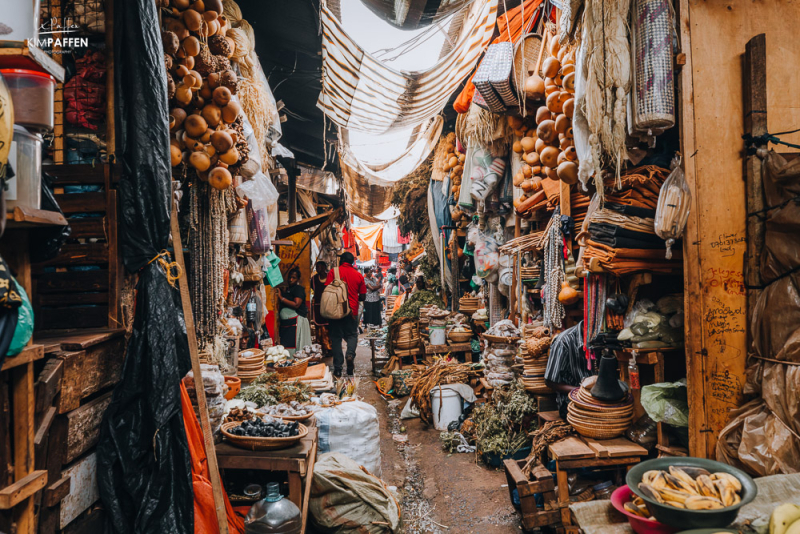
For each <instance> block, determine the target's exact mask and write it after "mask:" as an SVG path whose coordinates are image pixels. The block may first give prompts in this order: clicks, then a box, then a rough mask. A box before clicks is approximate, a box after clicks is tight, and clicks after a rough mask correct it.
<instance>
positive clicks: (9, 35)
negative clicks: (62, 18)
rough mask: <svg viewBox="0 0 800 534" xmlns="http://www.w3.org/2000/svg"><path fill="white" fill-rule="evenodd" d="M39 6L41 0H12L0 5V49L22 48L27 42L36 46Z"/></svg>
mask: <svg viewBox="0 0 800 534" xmlns="http://www.w3.org/2000/svg"><path fill="white" fill-rule="evenodd" d="M40 4H41V0H13V1H8V2H2V3H0V5H2V8H3V16H2V23H1V24H2V25H1V26H0V47H6V48H7V47H11V48H17V47H22V46H25V44H26V41H28V40H30V42H31V44H32V45H34V46H36V41H37V39H38V37H39V9H40ZM47 22H48V23H49V21H47ZM47 37H49V36H47Z"/></svg>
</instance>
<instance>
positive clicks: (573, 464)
mask: <svg viewBox="0 0 800 534" xmlns="http://www.w3.org/2000/svg"><path fill="white" fill-rule="evenodd" d="M547 449H548V452H549V454H550V458H551V459H552V460H555V462H556V479H557V481H558V500H559V505H560V506H562V508H561V522H562V523H563V524H564V528H565V531H566V532H567V533H568V534H569V533H571V532H574V533H577V532H579V529H578V528H576V527H573V526H572V518H571V517H570V512H569V507H568V505H569V502H570V501H569V483H568V482H567V475H568V472H569V471H570V470H571V469H583V468H594V469H598V470H602V469H619V468H621V467H625V468H626V469H630V467H632V466H633V465H635V464H638V463H639V462H640V461H641V459H642V457H643V456H647V449H645V448H644V447H641V446H639V445H637V444H635V443H634V442H632V441H631V440H629V439H626V438H614V439H606V440H594V439H591V438H586V437H582V436H580V437H579V436H570V437H568V438H565V439H563V440H561V441H558V442H556V443H553V444H551V445H550V446H548V448H547Z"/></svg>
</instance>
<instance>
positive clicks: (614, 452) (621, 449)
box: [583, 437, 647, 458]
mask: <svg viewBox="0 0 800 534" xmlns="http://www.w3.org/2000/svg"><path fill="white" fill-rule="evenodd" d="M583 439H584V441H586V442H587V443H589V446H590V447H591V446H592V444H591V443H590V441H594V442H595V443H596V444H598V445H600V446H601V447H602V450H603V451H604V454H603V455H601V457H602V458H605V457H609V458H622V457H630V456H647V449H645V448H644V447H642V446H640V445H637V444H636V443H634V442H632V441H631V440H629V439H626V438H613V439H604V440H590V439H589V438H586V437H584V438H583Z"/></svg>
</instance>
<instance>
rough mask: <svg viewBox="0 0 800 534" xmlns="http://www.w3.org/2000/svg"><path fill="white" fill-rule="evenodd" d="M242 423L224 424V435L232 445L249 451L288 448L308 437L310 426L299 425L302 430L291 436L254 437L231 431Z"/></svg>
mask: <svg viewBox="0 0 800 534" xmlns="http://www.w3.org/2000/svg"><path fill="white" fill-rule="evenodd" d="M241 424H242V423H240V422H232V423H225V424H223V425H222V427H221V430H222V435H223V436H225V439H227V440H228V441H229V442H230V443H231V445H233V446H234V447H239V448H240V449H247V450H249V451H274V450H279V449H287V448H289V447H291V446H292V445H294V444H295V443H297V442H298V441H300V440H301V439H303V438H304V437H306V436H307V435H308V428H307V427H306V426H305V425H302V424H301V425H299V430H300V432H299V433H298V434H297V435H296V436H292V437H290V438H254V437H249V436H235V435H233V434H231V433H230V430H231V429H232V428H235V427H237V426H239V425H241Z"/></svg>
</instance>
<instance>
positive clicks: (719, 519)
mask: <svg viewBox="0 0 800 534" xmlns="http://www.w3.org/2000/svg"><path fill="white" fill-rule="evenodd" d="M671 465H672V466H675V467H681V466H687V467H702V468H703V469H707V470H708V471H710V472H711V473H717V472H720V471H721V472H723V473H730V474H731V475H733V476H735V477H736V478H738V479H739V481H740V482H741V483H742V493H741V497H742V500H741V502H740V503H739V504H737V505H735V506H728V507H726V508H720V509H719V510H685V509H681V508H675V507H673V506H669V505H668V504H660V503H657V502H656V501H654V500H652V499H650V498H649V497H647V496H645V495H644V494H643V493H642V492H641V490H639V482H641V481H642V476H643V475H644V473H645V472H647V471H650V470H658V471H668V470H669V467H670V466H671ZM625 481H626V482H627V483H628V487H630V488H631V491H633V492H634V493H635V494H636V495H638V496H639V497H641V498H642V499H644V502H645V503H646V504H647V508H648V510H650V513H651V514H653V517H655V518H656V520H657V521H659V522H660V523H664V524H665V525H670V526H673V527H677V528H682V529H692V528H721V527H726V526H728V525H730V524H731V523H733V522H734V520H735V519H736V516H737V515H738V514H739V509H740V508H741V507H742V506H744V505H745V504H747V503H749V502H750V501H752V500H753V499H755V498H756V494H757V493H758V487H757V486H756V484H755V482H753V479H752V478H750V477H749V476H748V475H747V473H745V472H744V471H742V470H740V469H736V468H735V467H731V466H730V465H727V464H723V463H720V462H715V461H713V460H706V459H703V458H688V457H686V458H682V457H674V458H657V459H655V460H647V461H645V462H642V463H640V464H637V465H636V466H634V467H633V468H632V469H631V470H630V471H628V475H627V477H626V479H625Z"/></svg>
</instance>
